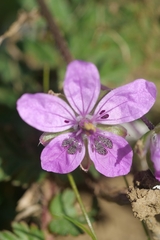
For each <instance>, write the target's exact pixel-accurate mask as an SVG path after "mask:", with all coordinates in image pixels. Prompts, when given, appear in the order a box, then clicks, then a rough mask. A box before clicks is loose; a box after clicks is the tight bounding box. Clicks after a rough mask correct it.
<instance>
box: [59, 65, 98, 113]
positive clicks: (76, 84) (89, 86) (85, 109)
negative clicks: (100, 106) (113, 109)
mask: <svg viewBox="0 0 160 240" xmlns="http://www.w3.org/2000/svg"><path fill="white" fill-rule="evenodd" d="M64 93H65V95H66V98H67V100H68V102H69V103H70V105H71V106H72V108H73V109H74V110H75V111H76V112H77V113H78V114H80V115H82V116H85V115H86V114H88V113H90V111H91V110H92V109H93V107H94V105H95V103H96V101H97V99H98V96H99V93H100V77H99V73H98V70H97V68H96V66H95V65H94V64H93V63H89V62H83V61H78V60H75V61H73V62H71V63H70V64H69V65H68V67H67V72H66V76H65V81H64Z"/></svg>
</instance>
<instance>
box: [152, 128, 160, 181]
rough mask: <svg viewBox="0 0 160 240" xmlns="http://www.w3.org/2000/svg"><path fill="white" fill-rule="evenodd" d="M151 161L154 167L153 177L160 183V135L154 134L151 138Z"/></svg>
mask: <svg viewBox="0 0 160 240" xmlns="http://www.w3.org/2000/svg"><path fill="white" fill-rule="evenodd" d="M150 152H151V161H152V162H153V166H154V176H155V178H156V179H157V180H159V181H160V134H156V133H155V134H154V135H153V136H152V137H151V146H150Z"/></svg>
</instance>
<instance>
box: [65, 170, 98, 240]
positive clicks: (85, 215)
mask: <svg viewBox="0 0 160 240" xmlns="http://www.w3.org/2000/svg"><path fill="white" fill-rule="evenodd" d="M67 176H68V179H69V182H70V185H71V187H72V189H73V191H74V192H75V194H76V197H77V200H78V202H79V205H80V208H81V210H82V213H83V215H84V217H85V219H86V222H87V224H88V227H89V229H90V231H91V232H92V234H93V237H92V239H93V240H97V237H96V235H95V232H94V229H93V227H92V223H91V221H90V219H89V217H88V214H87V212H86V210H85V207H84V205H83V202H82V199H81V197H80V194H79V191H78V189H77V186H76V183H75V181H74V178H73V176H72V175H71V174H70V173H69V174H67Z"/></svg>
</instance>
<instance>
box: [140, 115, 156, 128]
mask: <svg viewBox="0 0 160 240" xmlns="http://www.w3.org/2000/svg"><path fill="white" fill-rule="evenodd" d="M141 120H142V121H143V122H144V123H145V124H146V126H147V127H148V129H149V130H153V129H154V125H153V123H151V122H150V121H149V120H148V119H147V118H146V117H145V116H143V117H141Z"/></svg>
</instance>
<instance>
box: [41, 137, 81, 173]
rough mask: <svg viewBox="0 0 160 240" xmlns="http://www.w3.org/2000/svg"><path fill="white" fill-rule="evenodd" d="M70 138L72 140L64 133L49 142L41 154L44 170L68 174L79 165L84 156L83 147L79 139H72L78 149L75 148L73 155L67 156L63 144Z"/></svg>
mask: <svg viewBox="0 0 160 240" xmlns="http://www.w3.org/2000/svg"><path fill="white" fill-rule="evenodd" d="M71 138H73V137H72V135H71V134H70V133H66V134H62V135H59V136H58V137H56V138H54V139H53V140H52V141H51V142H49V144H48V145H47V146H46V147H45V148H44V150H43V151H42V153H41V166H42V168H43V169H44V170H46V171H48V172H55V173H69V172H72V171H73V170H75V169H76V168H77V167H78V166H79V165H80V163H81V161H82V159H83V158H84V155H85V147H84V145H83V143H82V141H80V139H76V138H74V139H75V142H76V143H77V142H78V145H77V146H78V147H80V148H79V149H78V147H77V151H76V152H75V154H71V153H70V154H69V153H68V152H67V150H68V149H67V148H66V146H64V145H65V144H63V143H64V141H66V140H68V139H71Z"/></svg>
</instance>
